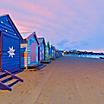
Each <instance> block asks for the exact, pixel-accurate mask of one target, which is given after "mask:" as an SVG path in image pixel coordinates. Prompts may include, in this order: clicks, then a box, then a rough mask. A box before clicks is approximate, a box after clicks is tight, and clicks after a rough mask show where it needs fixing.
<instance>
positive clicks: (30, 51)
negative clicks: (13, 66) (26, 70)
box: [21, 32, 40, 68]
mask: <svg viewBox="0 0 104 104" xmlns="http://www.w3.org/2000/svg"><path fill="white" fill-rule="evenodd" d="M22 36H23V38H24V40H25V42H24V43H23V44H21V48H25V47H26V50H25V53H24V55H23V57H24V58H25V59H24V60H25V61H24V62H25V67H26V66H27V67H30V68H31V67H35V66H38V65H39V63H40V60H39V57H40V56H39V42H38V39H37V36H36V33H35V32H33V33H32V34H25V37H24V35H22ZM26 62H27V63H26Z"/></svg>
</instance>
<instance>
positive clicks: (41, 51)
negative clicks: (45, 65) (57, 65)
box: [38, 38, 45, 62]
mask: <svg viewBox="0 0 104 104" xmlns="http://www.w3.org/2000/svg"><path fill="white" fill-rule="evenodd" d="M38 42H39V54H40V55H39V56H40V62H43V61H44V60H45V39H44V38H38Z"/></svg>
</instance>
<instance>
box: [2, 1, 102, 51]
mask: <svg viewBox="0 0 104 104" xmlns="http://www.w3.org/2000/svg"><path fill="white" fill-rule="evenodd" d="M103 10H104V0H21V2H18V0H1V3H0V14H1V15H4V14H10V16H11V18H12V19H13V21H14V23H15V24H16V26H17V27H18V29H19V31H20V32H21V33H26V32H29V33H30V32H34V31H35V32H36V33H37V35H38V37H39V36H41V37H42V36H43V37H45V38H46V40H47V41H50V43H51V44H53V45H55V46H56V47H57V48H60V49H67V50H68V49H80V50H82V49H83V50H86V49H87V50H103V49H104V45H103V44H104V12H103Z"/></svg>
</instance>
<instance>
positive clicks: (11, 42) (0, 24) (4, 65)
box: [0, 15, 23, 72]
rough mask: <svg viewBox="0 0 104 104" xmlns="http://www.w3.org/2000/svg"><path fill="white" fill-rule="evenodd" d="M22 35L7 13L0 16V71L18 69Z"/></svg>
mask: <svg viewBox="0 0 104 104" xmlns="http://www.w3.org/2000/svg"><path fill="white" fill-rule="evenodd" d="M22 40H23V39H22V37H21V35H20V33H19V31H18V30H17V28H16V26H15V25H14V23H13V21H12V20H11V18H10V16H9V15H5V16H0V71H5V70H7V71H9V72H15V71H20V70H21V69H20V44H21V41H22Z"/></svg>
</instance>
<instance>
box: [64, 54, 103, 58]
mask: <svg viewBox="0 0 104 104" xmlns="http://www.w3.org/2000/svg"><path fill="white" fill-rule="evenodd" d="M66 56H73V57H86V58H100V57H103V58H104V55H77V54H68V55H66Z"/></svg>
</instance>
